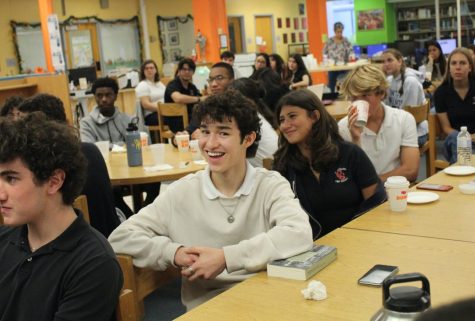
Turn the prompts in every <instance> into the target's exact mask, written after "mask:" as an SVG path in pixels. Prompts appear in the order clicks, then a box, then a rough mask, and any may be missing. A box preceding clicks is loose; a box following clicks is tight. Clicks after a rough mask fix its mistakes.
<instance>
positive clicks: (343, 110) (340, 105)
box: [325, 100, 350, 121]
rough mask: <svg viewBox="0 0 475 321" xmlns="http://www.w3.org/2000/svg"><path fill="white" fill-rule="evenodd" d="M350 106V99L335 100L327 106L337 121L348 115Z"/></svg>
mask: <svg viewBox="0 0 475 321" xmlns="http://www.w3.org/2000/svg"><path fill="white" fill-rule="evenodd" d="M349 106H350V102H349V101H348V100H334V101H333V102H332V103H331V105H327V106H325V108H326V110H327V111H328V112H329V113H330V115H331V116H332V117H333V118H335V119H336V121H339V120H340V119H342V118H343V117H345V116H346V115H348V107H349Z"/></svg>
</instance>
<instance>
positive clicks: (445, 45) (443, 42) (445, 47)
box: [437, 39, 457, 55]
mask: <svg viewBox="0 0 475 321" xmlns="http://www.w3.org/2000/svg"><path fill="white" fill-rule="evenodd" d="M437 42H438V43H439V45H440V47H441V48H442V53H443V54H444V55H448V54H450V53H451V52H452V51H453V50H454V49H455V48H457V41H456V40H455V39H440V40H437Z"/></svg>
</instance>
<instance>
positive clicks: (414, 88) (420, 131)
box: [383, 48, 429, 146]
mask: <svg viewBox="0 0 475 321" xmlns="http://www.w3.org/2000/svg"><path fill="white" fill-rule="evenodd" d="M383 71H384V73H385V74H386V76H387V81H388V83H389V88H388V91H387V97H386V100H385V103H386V104H387V105H388V106H391V107H394V108H398V109H404V107H405V106H409V105H410V106H420V105H422V104H423V103H424V100H425V95H424V89H423V88H422V83H421V79H420V78H419V72H417V71H415V70H414V69H412V68H408V67H406V64H405V63H404V57H403V56H402V54H401V52H399V50H396V49H392V48H391V49H387V50H385V51H384V52H383ZM428 133H429V124H428V122H427V120H424V121H422V122H421V123H419V124H417V137H418V138H417V142H418V144H419V146H422V145H424V143H425V142H426V141H427V134H428Z"/></svg>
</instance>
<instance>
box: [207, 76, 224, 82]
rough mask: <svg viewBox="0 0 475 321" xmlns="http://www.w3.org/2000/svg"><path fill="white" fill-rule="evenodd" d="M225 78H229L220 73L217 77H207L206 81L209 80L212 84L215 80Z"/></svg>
mask: <svg viewBox="0 0 475 321" xmlns="http://www.w3.org/2000/svg"><path fill="white" fill-rule="evenodd" d="M224 79H228V77H224V76H222V75H219V76H216V77H209V78H208V79H206V81H207V82H208V84H211V83H212V82H213V81H216V82H222V81H223V80H224Z"/></svg>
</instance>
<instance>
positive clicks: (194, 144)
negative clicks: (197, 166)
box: [190, 139, 201, 160]
mask: <svg viewBox="0 0 475 321" xmlns="http://www.w3.org/2000/svg"><path fill="white" fill-rule="evenodd" d="M190 152H191V157H192V159H193V160H200V159H201V151H200V147H199V145H198V140H197V139H193V140H190Z"/></svg>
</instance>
